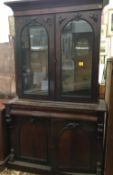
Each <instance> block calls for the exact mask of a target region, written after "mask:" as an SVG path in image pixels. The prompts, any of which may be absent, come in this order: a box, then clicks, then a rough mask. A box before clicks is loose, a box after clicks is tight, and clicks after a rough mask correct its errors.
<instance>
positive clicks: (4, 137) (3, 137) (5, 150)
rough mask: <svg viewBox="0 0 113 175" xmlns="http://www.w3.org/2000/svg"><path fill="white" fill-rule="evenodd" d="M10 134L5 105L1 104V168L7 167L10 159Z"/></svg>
mask: <svg viewBox="0 0 113 175" xmlns="http://www.w3.org/2000/svg"><path fill="white" fill-rule="evenodd" d="M7 139H8V136H7V129H6V123H5V106H4V105H3V104H0V169H3V168H4V167H5V163H6V161H7V159H8V155H9V152H8V140H7Z"/></svg>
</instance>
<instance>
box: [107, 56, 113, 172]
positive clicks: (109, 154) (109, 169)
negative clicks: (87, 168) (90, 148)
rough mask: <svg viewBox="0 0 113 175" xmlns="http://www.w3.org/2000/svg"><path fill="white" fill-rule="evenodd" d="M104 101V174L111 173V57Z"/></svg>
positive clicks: (112, 144)
mask: <svg viewBox="0 0 113 175" xmlns="http://www.w3.org/2000/svg"><path fill="white" fill-rule="evenodd" d="M105 98H106V103H107V106H108V122H107V133H106V134H107V138H106V151H105V175H112V174H113V166H112V163H113V151H112V150H113V137H112V133H113V59H109V60H108V62H107V71H106V92H105Z"/></svg>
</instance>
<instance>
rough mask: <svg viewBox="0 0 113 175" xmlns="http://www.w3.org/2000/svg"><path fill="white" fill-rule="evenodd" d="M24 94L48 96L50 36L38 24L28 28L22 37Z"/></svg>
mask: <svg viewBox="0 0 113 175" xmlns="http://www.w3.org/2000/svg"><path fill="white" fill-rule="evenodd" d="M21 41H22V43H21V47H22V62H23V64H22V65H23V69H22V77H23V89H24V94H37V95H48V35H47V32H46V30H45V28H44V27H43V26H42V25H40V24H37V25H35V26H30V25H29V26H27V27H26V28H25V29H24V30H23V32H22V37H21Z"/></svg>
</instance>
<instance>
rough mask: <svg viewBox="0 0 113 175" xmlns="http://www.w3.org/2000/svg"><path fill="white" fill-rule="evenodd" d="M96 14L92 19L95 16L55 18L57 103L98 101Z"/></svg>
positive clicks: (58, 16)
mask: <svg viewBox="0 0 113 175" xmlns="http://www.w3.org/2000/svg"><path fill="white" fill-rule="evenodd" d="M96 13H97V15H96V17H95V19H94V16H93V15H95V12H94V14H93V13H90V12H82V13H77V12H76V13H67V14H58V15H57V17H56V31H57V37H56V50H57V51H56V58H57V62H58V64H57V83H56V85H57V89H58V91H57V98H58V99H63V100H64V99H65V100H66V99H68V100H69V99H70V100H74V99H78V100H79V99H87V100H88V99H89V100H91V99H93V100H94V99H96V98H97V92H98V91H97V84H98V76H97V73H98V50H96V47H97V46H95V40H98V38H97V33H96V32H97V31H99V26H98V24H97V21H96V20H99V19H98V12H96ZM92 26H93V27H92ZM97 43H98V42H97ZM97 43H96V44H97ZM97 45H98V44H97ZM94 70H95V71H94Z"/></svg>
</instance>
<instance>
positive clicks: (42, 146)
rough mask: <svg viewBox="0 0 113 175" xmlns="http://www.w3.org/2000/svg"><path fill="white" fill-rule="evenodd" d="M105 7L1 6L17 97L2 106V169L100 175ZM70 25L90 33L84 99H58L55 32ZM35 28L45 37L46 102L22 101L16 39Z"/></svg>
mask: <svg viewBox="0 0 113 175" xmlns="http://www.w3.org/2000/svg"><path fill="white" fill-rule="evenodd" d="M105 1H106V0H105ZM105 1H103V0H92V1H91V0H84V1H82V0H79V1H78V0H76V1H74V0H70V1H69V0H57V1H56V0H54V1H53V0H38V1H37V0H32V1H31V0H29V1H18V2H16V1H15V2H8V3H6V4H7V5H8V6H10V7H11V8H12V9H13V11H14V15H15V28H16V37H15V43H16V45H15V58H16V59H15V60H16V81H17V88H16V89H17V95H18V96H19V98H15V99H13V100H12V101H9V102H8V103H7V104H6V122H7V127H8V136H9V140H8V141H9V149H10V156H9V160H8V163H7V165H8V167H10V168H19V169H24V170H27V171H32V172H34V171H35V172H37V173H40V174H45V175H47V174H49V175H50V174H51V175H60V174H62V175H63V174H65V175H66V174H68V175H72V174H76V173H83V174H84V173H90V174H92V173H95V174H96V175H103V169H104V168H103V166H104V161H103V160H104V146H105V145H104V143H105V139H104V133H105V125H106V123H105V119H106V117H105V114H106V105H105V102H104V100H99V93H98V92H99V89H98V63H99V39H100V18H101V11H102V8H103V7H104V5H105V4H106V3H107V2H105ZM72 20H76V21H79V20H85V21H86V22H87V23H88V24H89V25H91V29H92V31H93V44H91V45H93V51H92V50H91V52H93V59H92V66H91V68H92V74H90V75H91V79H92V80H91V96H90V97H89V98H88V97H86V96H84V97H81V98H78V97H75V98H74V97H68V98H67V97H66V98H65V97H64V96H62V94H61V79H62V78H61V67H62V63H61V32H62V30H63V28H64V26H65V25H66V24H67V22H69V21H72ZM35 23H39V24H41V25H42V26H44V27H45V29H46V31H47V33H48V40H49V53H48V57H49V60H48V65H49V95H48V96H47V95H45V96H44V95H43V96H41V95H37V94H36V95H28V94H25V93H24V91H23V84H22V71H23V70H22V65H23V62H22V61H23V60H24V56H23V57H22V53H21V52H22V48H21V34H22V31H23V30H24V28H25V27H26V26H29V24H33V25H35ZM78 32H79V31H78ZM83 33H84V31H83ZM28 43H29V42H28ZM27 49H28V48H27ZM29 49H30V48H29ZM29 52H30V51H29ZM28 58H29V56H28ZM40 59H41V58H40Z"/></svg>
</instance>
